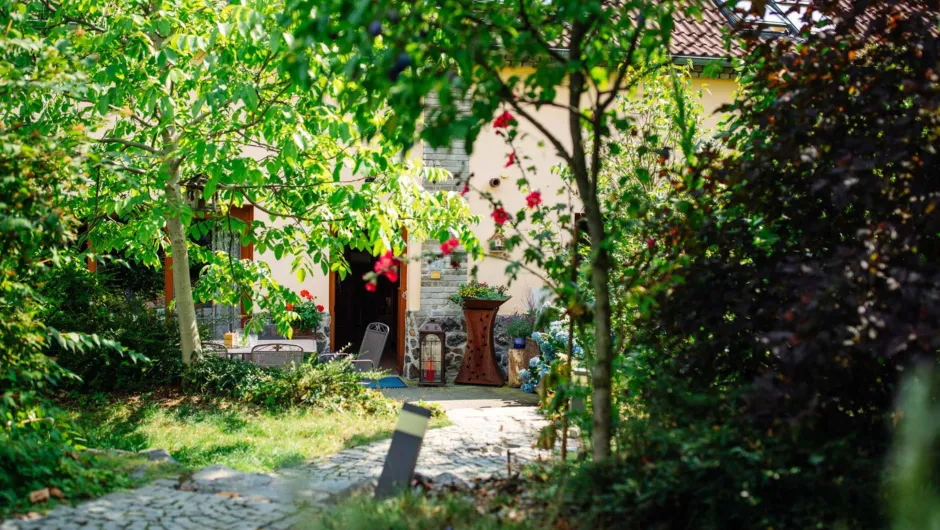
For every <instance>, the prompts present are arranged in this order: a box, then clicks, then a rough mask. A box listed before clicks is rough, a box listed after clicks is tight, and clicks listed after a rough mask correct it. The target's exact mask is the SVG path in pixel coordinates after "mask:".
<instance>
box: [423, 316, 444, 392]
mask: <svg viewBox="0 0 940 530" xmlns="http://www.w3.org/2000/svg"><path fill="white" fill-rule="evenodd" d="M444 339H445V336H444V330H443V329H441V325H440V324H438V323H437V322H436V321H435V320H434V319H431V320H428V321H427V322H425V323H424V325H423V326H421V329H419V330H418V346H419V352H418V384H419V385H421V386H444V383H445V382H446V381H447V377H446V375H445V374H444Z"/></svg>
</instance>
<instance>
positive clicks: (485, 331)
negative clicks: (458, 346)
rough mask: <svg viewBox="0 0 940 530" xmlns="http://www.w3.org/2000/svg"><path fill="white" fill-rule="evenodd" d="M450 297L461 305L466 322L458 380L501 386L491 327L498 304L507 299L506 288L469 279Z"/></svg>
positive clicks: (501, 378) (500, 373)
mask: <svg viewBox="0 0 940 530" xmlns="http://www.w3.org/2000/svg"><path fill="white" fill-rule="evenodd" d="M450 300H451V301H452V302H454V303H455V304H457V305H459V306H460V307H462V308H463V314H464V320H465V321H466V323H467V348H466V354H465V355H464V358H463V365H462V366H461V367H460V372H459V373H458V374H457V379H456V382H457V383H462V384H468V385H489V386H503V383H504V382H505V381H504V379H503V374H502V372H500V370H499V363H497V362H496V351H495V349H494V348H493V342H494V341H493V328H494V327H495V326H494V324H495V323H496V313H497V312H498V311H499V306H501V305H503V304H504V303H506V300H509V296H508V295H507V294H506V287H504V286H492V285H488V284H486V283H480V282H477V281H475V280H474V281H472V282H470V283H466V284H463V285H461V286H460V287H459V288H458V289H457V292H456V293H454V294H453V295H451V297H450Z"/></svg>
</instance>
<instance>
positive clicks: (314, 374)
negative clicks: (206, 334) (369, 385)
mask: <svg viewBox="0 0 940 530" xmlns="http://www.w3.org/2000/svg"><path fill="white" fill-rule="evenodd" d="M361 379H362V374H361V373H359V372H356V370H355V369H354V368H353V367H352V365H351V364H350V363H349V362H345V361H336V362H329V363H322V364H314V363H312V362H303V363H300V364H299V365H295V366H291V367H289V368H285V369H280V368H270V367H262V366H258V365H256V364H253V363H248V362H244V361H241V360H237V359H229V358H224V357H214V356H206V357H204V358H201V359H199V361H197V362H196V363H194V364H193V366H192V367H191V369H190V370H189V371H187V373H186V384H187V388H188V389H191V390H193V391H195V392H198V393H200V394H207V395H213V396H219V397H224V398H233V399H236V400H238V401H241V402H244V403H252V404H256V405H263V406H266V407H269V408H275V409H277V408H285V407H292V406H302V405H310V406H316V407H317V408H319V409H325V410H358V411H366V412H370V413H373V414H389V413H391V412H393V406H392V404H391V402H390V401H389V400H388V399H386V398H384V397H383V396H382V395H381V394H380V393H378V392H375V391H371V390H367V389H365V388H363V386H362V385H360V384H359V381H360V380H361Z"/></svg>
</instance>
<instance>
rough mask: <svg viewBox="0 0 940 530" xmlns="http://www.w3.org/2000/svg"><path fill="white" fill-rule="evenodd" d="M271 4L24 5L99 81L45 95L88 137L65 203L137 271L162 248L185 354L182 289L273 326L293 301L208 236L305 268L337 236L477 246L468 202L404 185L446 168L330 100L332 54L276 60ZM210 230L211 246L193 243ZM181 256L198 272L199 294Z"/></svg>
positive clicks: (55, 114)
mask: <svg viewBox="0 0 940 530" xmlns="http://www.w3.org/2000/svg"><path fill="white" fill-rule="evenodd" d="M281 8H282V6H280V5H278V4H272V3H270V2H263V1H259V0H251V1H246V2H244V3H239V4H231V3H230V2H226V1H224V0H211V1H208V2H201V3H193V2H189V1H186V0H167V1H163V2H161V3H160V6H159V9H152V8H151V6H150V4H147V3H139V2H95V1H90V0H81V1H76V2H61V3H58V4H57V5H56V6H55V8H54V9H45V7H44V5H43V4H41V3H36V2H31V3H29V4H28V5H27V10H28V15H29V16H31V17H33V18H38V17H44V20H45V21H46V22H45V24H43V25H42V26H41V31H42V32H43V35H44V36H46V37H47V38H49V39H50V40H53V41H55V40H61V41H62V42H68V43H70V44H71V45H73V46H74V47H75V48H76V50H77V51H78V53H80V54H81V55H82V56H84V57H89V58H90V59H89V60H87V61H85V62H82V63H80V64H79V65H76V66H77V67H79V70H80V71H81V72H83V73H85V74H86V75H87V76H88V77H89V78H91V79H94V80H95V81H97V82H98V85H96V86H95V87H94V88H93V89H90V90H87V91H84V92H82V93H80V94H72V95H71V99H69V100H64V99H62V100H57V101H56V105H52V106H49V108H48V112H49V118H50V122H49V131H55V130H56V129H55V127H54V125H55V124H57V123H60V122H61V123H63V124H69V123H72V122H75V121H76V120H80V122H81V124H82V126H83V127H84V128H85V130H86V131H88V132H89V133H90V132H92V131H94V133H95V134H93V135H89V140H93V144H94V145H93V148H94V151H95V154H96V155H97V156H96V158H95V160H94V162H93V163H92V164H90V165H91V168H90V170H91V171H92V172H93V174H94V176H95V183H94V186H93V187H90V188H88V189H87V192H86V193H84V194H83V195H82V196H81V197H78V198H76V200H75V201H73V205H74V206H75V207H76V208H78V209H80V211H81V215H82V217H83V218H84V219H85V220H86V221H87V222H88V239H89V241H90V242H91V244H92V247H93V248H94V250H95V251H96V252H100V253H109V252H112V251H120V252H122V253H123V255H124V256H125V258H126V259H128V260H133V261H135V262H137V263H141V264H144V265H147V266H150V267H159V266H160V260H161V257H162V255H164V254H169V255H170V256H171V257H172V259H173V264H174V267H173V271H174V295H175V300H176V306H175V311H176V314H177V317H178V320H179V324H180V329H181V334H180V336H181V345H182V360H183V362H184V364H186V363H188V362H189V359H190V354H191V352H192V351H198V350H199V349H200V339H199V336H198V333H196V329H197V328H196V326H195V325H194V324H195V309H194V307H193V300H194V297H195V298H196V299H198V300H201V301H208V300H213V301H214V302H216V303H220V304H224V305H228V306H233V307H237V306H239V305H243V307H244V308H245V310H246V311H247V312H248V313H249V314H252V313H254V310H255V309H260V310H261V312H260V313H259V314H265V315H266V318H271V319H273V321H274V323H275V324H277V326H278V327H279V329H280V331H281V333H284V334H287V333H288V332H289V329H290V323H291V321H292V320H294V318H295V315H292V314H291V313H290V312H288V311H287V310H286V305H287V304H288V303H299V302H300V300H299V299H298V298H297V295H296V294H294V293H291V292H290V291H289V290H288V289H287V288H286V287H284V286H283V285H282V284H281V283H279V282H277V281H275V280H274V279H273V277H272V272H271V269H270V267H268V266H266V265H265V264H264V263H261V262H255V261H250V260H247V259H245V260H241V259H234V258H233V257H231V256H230V255H229V254H227V253H226V252H225V251H223V250H221V248H219V247H223V248H226V249H227V248H231V247H232V246H238V244H239V243H240V244H241V245H242V246H246V245H249V244H251V245H253V246H254V249H255V251H256V252H271V253H273V254H274V256H275V257H276V258H278V259H281V258H284V257H285V256H295V259H294V260H293V261H292V263H291V265H292V267H293V270H294V272H296V274H297V276H298V278H299V279H300V281H303V279H304V277H306V275H307V274H310V273H313V272H315V271H316V272H319V273H323V274H326V273H327V272H329V271H330V270H336V271H339V273H340V274H341V275H344V274H345V272H346V271H347V270H348V264H346V263H345V261H344V260H343V257H342V256H343V249H344V248H346V247H347V246H350V247H353V248H356V249H363V250H367V251H369V252H372V253H374V254H378V253H381V252H384V251H387V250H393V251H396V252H398V253H400V252H401V251H402V249H403V248H404V246H405V242H404V240H403V239H402V233H403V230H406V231H407V233H408V234H411V235H412V236H414V237H421V238H426V237H431V236H433V237H442V236H444V235H446V236H447V237H451V236H455V237H459V238H461V240H462V242H463V245H464V246H465V247H466V248H468V249H475V248H478V247H479V244H478V243H477V242H476V241H475V239H473V237H472V233H471V232H470V231H469V229H467V228H466V222H467V221H468V220H469V219H470V218H471V216H470V215H469V210H468V208H467V207H466V205H465V204H464V203H463V202H461V201H459V200H458V198H457V197H456V195H454V194H447V193H439V194H431V193H428V192H426V191H424V189H423V188H421V187H420V186H419V184H418V182H417V181H416V179H417V180H420V179H423V178H428V179H430V180H436V179H440V178H444V177H445V176H446V175H445V174H444V172H442V171H438V170H433V169H430V170H429V169H425V168H421V167H419V166H417V165H416V164H415V163H414V162H413V161H411V160H410V159H409V158H408V157H401V156H398V155H399V151H398V149H397V148H395V147H392V146H389V145H387V143H386V142H383V141H382V139H381V133H380V131H382V130H385V129H386V119H385V117H384V116H383V115H381V114H379V113H376V114H374V115H373V119H372V120H370V121H369V123H368V124H364V123H357V122H354V121H353V120H351V119H350V118H349V117H347V116H345V115H344V114H343V113H342V112H339V111H338V109H337V108H336V106H335V105H333V104H331V103H329V102H330V101H332V100H334V99H335V98H334V97H333V95H334V94H335V92H336V91H337V90H338V89H339V87H341V86H342V84H343V82H342V81H340V79H339V78H336V77H333V76H330V75H326V74H327V73H328V72H327V69H328V66H329V65H328V64H327V63H324V62H322V61H321V60H320V59H319V58H314V57H306V58H305V59H304V61H303V64H297V63H295V64H293V65H291V66H288V65H287V55H286V54H287V52H288V50H289V47H290V42H291V32H292V31H293V29H294V28H295V27H296V24H297V20H299V19H300V18H301V17H300V16H299V14H298V15H296V16H292V15H290V14H287V15H283V13H281V12H280V10H281ZM39 10H44V11H43V12H42V13H39V12H38V11H39ZM281 15H283V16H281ZM288 69H292V70H296V69H303V71H304V72H306V73H307V74H309V75H310V77H309V81H310V83H309V85H308V86H306V87H305V88H303V89H299V88H298V87H296V86H294V85H292V84H291V83H290V81H289V80H288V79H287V77H286V76H287V70H288ZM363 130H365V131H366V132H367V133H368V138H364V137H363V133H362V131H363ZM377 132H378V133H379V135H378V136H377V135H376V133H377ZM239 208H246V209H247V208H251V209H253V211H256V212H257V216H256V219H255V220H254V222H252V223H250V224H247V223H245V222H244V221H243V220H242V219H241V218H239V217H237V216H236V215H235V214H236V213H237V212H238V211H239ZM285 220H286V221H287V222H279V221H285ZM275 221H278V222H275ZM164 227H166V231H164ZM209 236H212V239H213V240H214V242H215V244H214V245H213V248H209V247H208V246H202V245H200V243H199V242H200V241H204V240H205V239H206V238H207V237H209ZM190 256H191V258H190ZM190 262H192V263H194V264H197V265H200V266H201V268H202V270H201V273H200V280H199V282H198V283H197V285H196V286H195V291H194V292H191V291H193V287H192V286H191V284H190V280H189V276H188V275H189V268H190ZM251 324H252V325H260V324H261V321H260V320H252V321H251Z"/></svg>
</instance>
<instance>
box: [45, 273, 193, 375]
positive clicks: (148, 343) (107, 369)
mask: <svg viewBox="0 0 940 530" xmlns="http://www.w3.org/2000/svg"><path fill="white" fill-rule="evenodd" d="M111 280H112V279H111V277H110V276H109V275H107V274H104V273H98V274H95V273H92V272H90V271H88V270H87V269H86V268H85V267H84V266H82V264H81V263H80V262H78V263H73V264H72V265H71V266H68V267H64V268H62V269H59V270H57V271H55V273H54V274H53V275H52V276H50V278H49V279H48V280H47V281H45V282H44V284H43V285H42V287H41V290H42V293H43V296H44V298H45V302H46V309H45V311H44V313H45V314H44V315H43V321H44V323H45V324H46V325H47V326H50V327H53V328H56V329H67V330H72V331H77V332H81V333H89V334H96V335H98V336H100V337H102V338H105V339H110V340H113V341H114V342H117V343H119V344H121V345H122V346H123V347H124V348H125V349H126V350H130V351H131V352H135V353H138V354H140V355H133V354H130V355H129V354H127V353H126V352H122V351H121V350H116V349H114V348H104V347H94V346H92V347H90V348H86V349H85V350H83V351H72V350H67V349H63V348H52V349H51V350H50V355H53V356H55V357H57V359H58V361H59V364H61V365H62V366H63V367H65V368H67V369H68V370H70V371H71V372H73V373H75V374H76V375H78V376H79V377H80V378H81V380H80V381H72V382H71V383H70V386H72V387H74V388H81V389H84V390H91V391H115V390H140V389H142V388H151V387H155V386H159V385H164V384H168V383H176V382H178V381H179V379H180V376H181V374H182V370H183V364H182V361H181V359H180V340H179V330H178V329H177V327H176V326H175V325H174V324H173V322H172V321H170V320H168V319H167V318H166V316H165V315H163V314H160V313H158V312H157V311H155V310H153V309H150V308H148V307H147V306H146V304H145V303H144V301H143V300H140V299H138V298H137V297H136V296H135V295H134V294H131V293H128V292H126V290H125V289H124V288H123V287H122V286H121V285H116V282H114V283H112V281H111ZM141 356H143V357H141Z"/></svg>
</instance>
